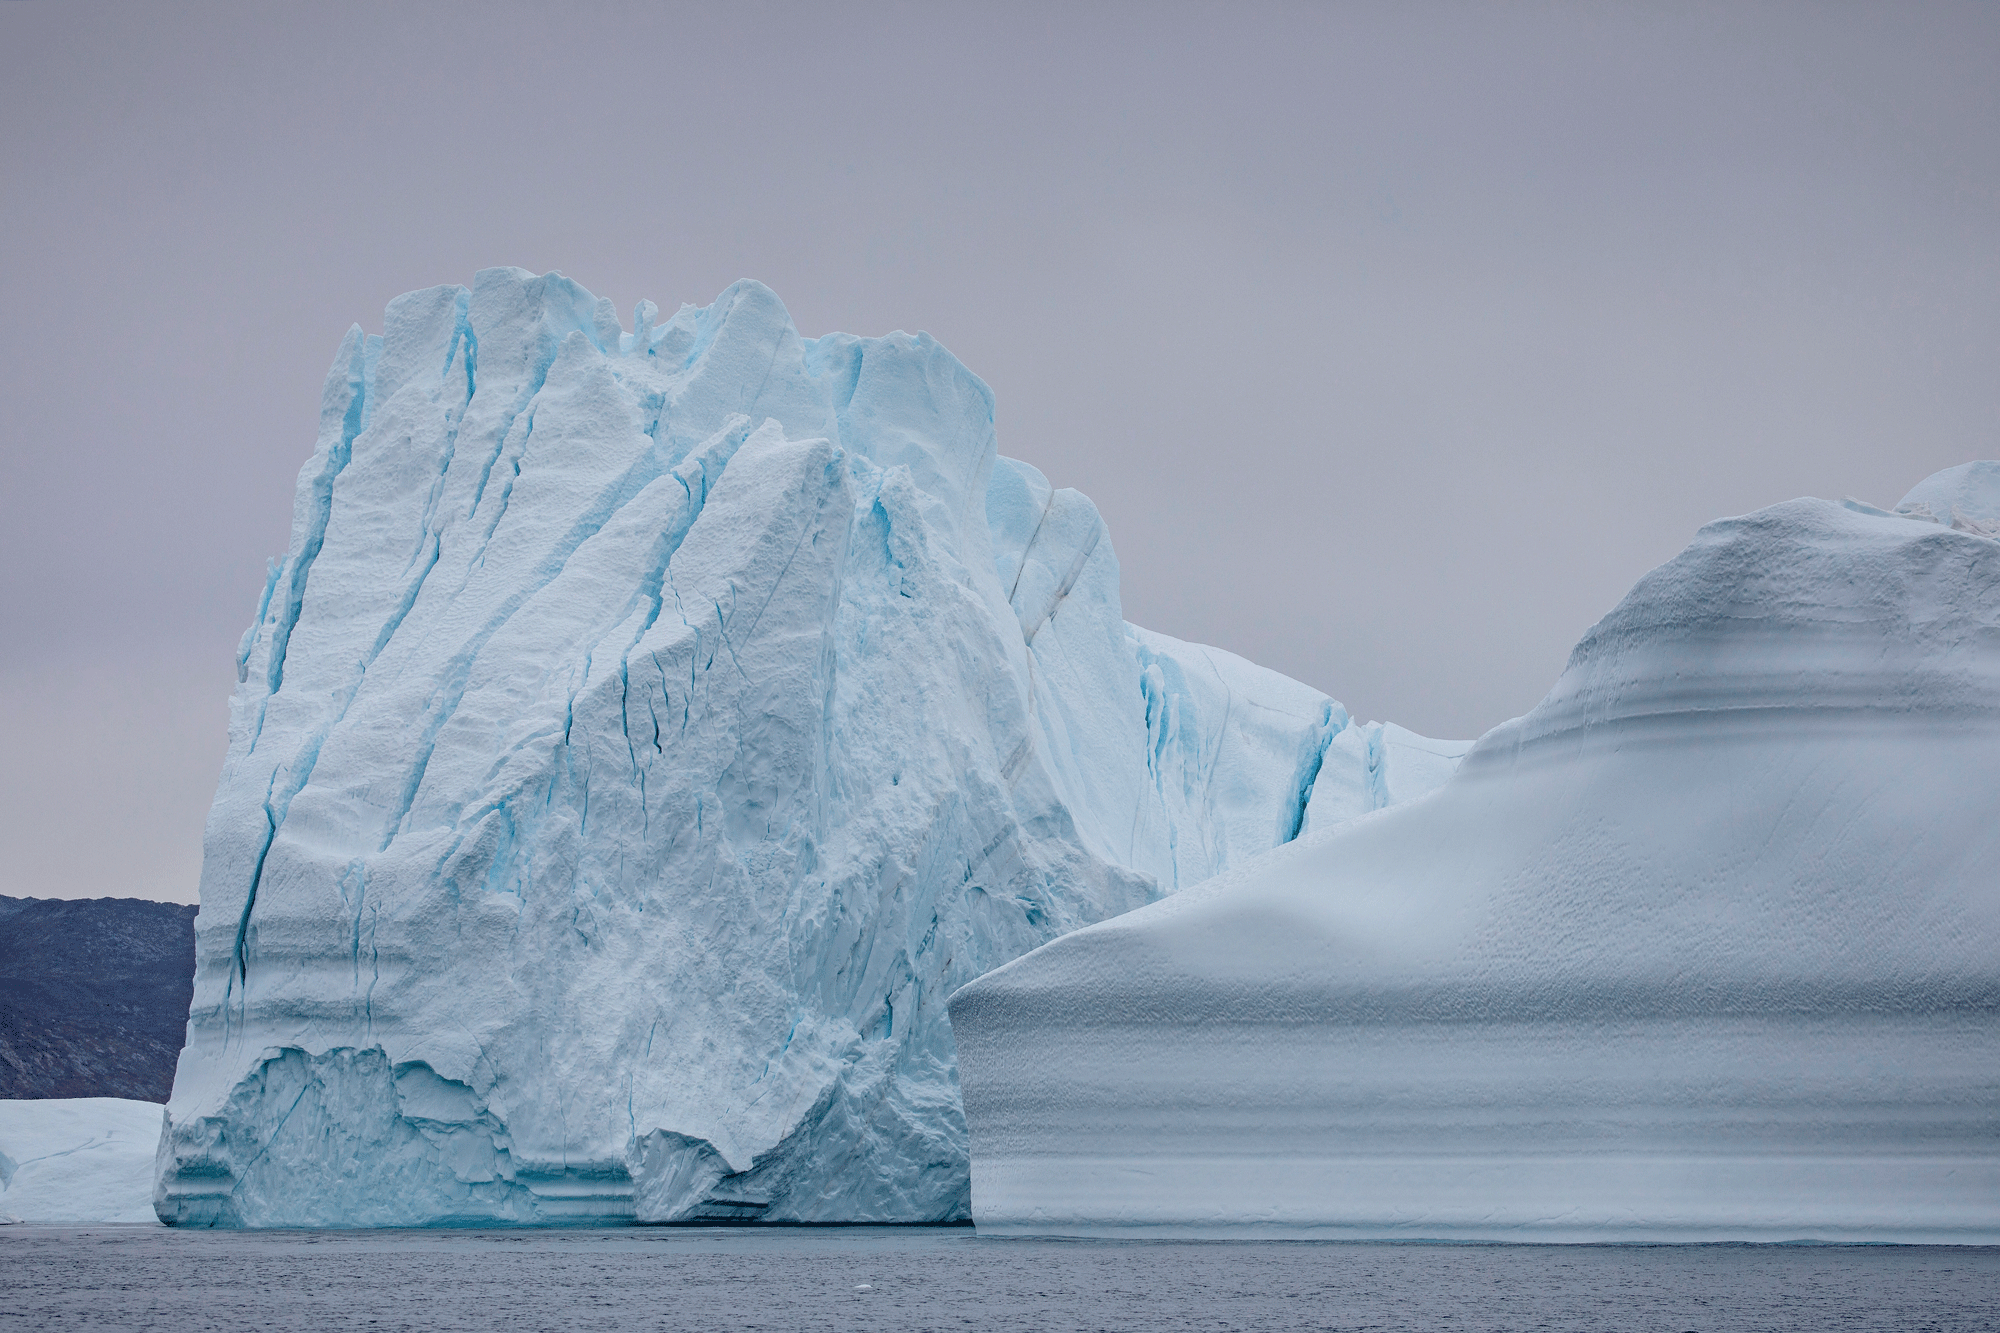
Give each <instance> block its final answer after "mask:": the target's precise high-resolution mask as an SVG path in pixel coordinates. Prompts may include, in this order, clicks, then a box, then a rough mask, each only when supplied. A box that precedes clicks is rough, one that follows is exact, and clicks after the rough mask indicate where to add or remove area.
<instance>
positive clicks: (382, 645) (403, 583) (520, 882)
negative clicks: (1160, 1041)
mask: <svg viewBox="0 0 2000 1333" xmlns="http://www.w3.org/2000/svg"><path fill="white" fill-rule="evenodd" d="M238 679H239V681H240V684H239V686H238V688H237V691H236V694H235V697H234V700H233V702H232V721H231V733H230V749H229V756H228V760H227V763H226V766H225V769H224V772H223V776H222V780H221V783H220V786H219V788H218V790H217V793H216V799H215V805H214V808H213V812H212V814H211V815H210V819H209V824H208V830H207V836H206V845H205V858H204V862H203V867H202V883H201V902H202V906H201V913H200V916H199V918H198V922H197V930H198V947H197V967H196V972H197V975H196V987H195V996H194V1002H193V1007H192V1012H191V1014H190V1018H189V1025H188V1044H187V1047H186V1050H185V1051H184V1052H183V1054H182V1057H181V1061H180V1065H179V1069H178V1073H177V1077H176V1080H175V1084H174V1093H173V1098H172V1101H171V1103H170V1104H169V1107H168V1128H167V1130H166V1133H165V1136H164V1138H163V1140H162V1143H161V1149H160V1161H159V1175H158V1185H157V1193H156V1199H155V1201H156V1204H157V1207H158V1210H159V1215H160V1217H161V1218H162V1219H163V1220H165V1221H168V1222H171V1223H196V1224H221V1225H362V1224H422V1223H435V1222H493V1221H500V1222H506V1221H515V1222H547V1221H564V1220H577V1221H602V1220H618V1219H635V1218H636V1219H638V1220H648V1221H669V1220H678V1219H698V1218H711V1219H745V1220H749V1219H762V1220H772V1221H775V1220H794V1221H923V1220H935V1219H945V1218H954V1217H963V1216H964V1215H965V1213H966V1209H967V1207H968V1189H969V1186H968V1175H967V1171H968V1167H967V1157H966V1141H965V1127H964V1120H963V1116H962V1113H961V1111H960V1108H959V1101H958V1089H957V1083H956V1075H955V1055H954V1051H953V1046H952V1040H951V1033H950V1029H949V1026H948V1024H947V1022H946V1019H945V1013H944V1006H943V1001H944V997H945V996H946V995H947V994H948V993H949V992H950V991H951V990H952V989H953V988H955V987H957V986H959V985H962V984H964V983H965V982H967V981H970V980H971V979H972V978H974V977H976V976H978V975H979V974H981V973H983V972H986V971H989V970H991V969H992V968H994V967H997V966H998V965H1000V964H1001V963H1004V962H1006V961H1007V960H1008V959H1010V958H1013V957H1016V956H1017V955H1019V954H1021V953H1024V952H1026V951H1027V950H1028V949H1030V948H1033V947H1034V946H1036V945H1038V944H1041V943H1043V942H1045V941H1047V940H1049V939H1052V938H1054V937H1055V936H1057V935H1059V934H1061V933H1063V932H1064V931H1067V930H1072V929H1075V928H1076V927H1079V926H1082V925H1086V924H1088V923H1090V922H1092V921H1096V920H1099V919H1101V918H1104V917H1107V916H1110V915H1112V914H1114V913H1117V912H1121V911H1124V910H1127V909H1129V908H1133V907H1137V906H1139V905H1141V904H1143V903H1146V902H1149V901H1152V900H1153V899H1155V898H1157V897H1159V896H1160V895H1161V894H1163V893H1167V892H1171V891H1173V890H1175V889H1177V888H1179V887H1180V886H1182V885H1186V884H1191V883H1193V882H1195V881H1198V880H1201V879H1204V878H1207V877H1208V876H1209V875H1211V874H1213V873H1215V872H1216V871H1219V870H1222V869H1224V868H1226V867H1228V866H1230V865H1232V864H1235V863H1236V862H1239V861H1241V860H1243V859H1244V858H1245V857H1247V856H1249V855H1252V854H1254V853H1257V852H1261V851H1264V850H1266V849H1268V848H1270V847H1272V846H1275V845H1277V844H1279V843H1281V842H1284V841H1287V840H1289V839H1291V838H1294V837H1296V836H1297V835H1298V834H1299V833H1300V832H1302V831H1307V830H1314V829H1320V828H1324V827H1328V826H1331V825H1333V824H1337V823H1338V822H1340V821H1342V820H1344V819H1348V818H1351V817H1354V816H1358V815H1361V814H1364V813H1366V812H1368V811H1371V810H1374V809H1377V808H1380V807H1382V806H1384V805H1387V804H1389V803H1390V802H1392V801H1394V800H1397V799H1402V798H1406V797H1408V796H1411V795H1415V794H1419V793H1421V792H1422V791H1424V790H1427V789H1428V788H1429V787H1431V786H1434V785H1435V784H1436V783H1437V782H1438V781H1441V780H1442V779H1443V778H1444V777H1445V776H1446V775H1447V774H1448V773H1449V772H1450V770H1451V768H1452V767H1453V765H1455V763H1456V762H1457V759H1458V757H1459V756H1460V755H1461V754H1462V753H1463V751H1464V749H1465V746H1464V745H1453V744H1450V743H1442V742H1432V741H1426V740H1424V739H1423V738H1421V737H1417V736H1413V735H1411V734H1410V733H1408V732H1405V731H1402V730H1401V729H1399V728H1394V727H1386V726H1381V725H1363V724H1359V723H1355V722H1353V721H1351V720H1350V719H1349V718H1348V716H1347V714H1346V713H1345V711H1344V710H1342V708H1341V707H1340V705H1339V704H1337V703H1335V702H1334V701H1333V700H1331V699H1329V698H1327V697H1326V696H1324V695H1322V694H1320V693H1318V692H1317V691H1315V690H1312V689H1309V688H1307V687H1306V686H1304V685H1301V684H1299V683H1297V682H1295V681H1291V680H1287V679H1286V678H1284V677H1282V676H1279V675H1277V674H1276V673H1273V672H1270V671H1265V670H1263V669H1261V668H1258V667H1255V666H1253V665H1251V664H1250V663H1247V662H1244V661H1242V660H1241V659H1239V658H1235V657H1232V656H1231V655H1230V654H1228V653H1224V652H1220V651H1217V650H1214V649H1209V648H1202V647H1198V646H1195V645H1190V644H1184V643H1180V642H1177V641H1175V640H1173V639H1169V638H1166V637H1165V636H1161V635H1156V634H1150V633H1148V632H1146V631H1143V630H1138V629H1135V628H1133V627H1131V626H1128V625H1126V624H1125V623H1124V622H1123V620H1122V618H1121V615H1120V611H1119V601H1118V566H1117V562H1116V559H1115V557H1114V555H1113V553H1112V547H1111V542H1110V539H1109V538H1108V537H1107V536H1106V535H1105V532H1104V525H1103V523H1102V521H1101V520H1100V518H1099V517H1098V514H1097V511H1096V509H1095V507H1094V506H1092V505H1091V503H1090V501H1089V500H1087V499H1085V498H1084V497H1083V496H1081V495H1079V494H1078V493H1076V492H1075V491H1071V490H1058V489H1054V488H1052V487H1051V486H1050V485H1049V483H1048V482H1047V481H1046V480H1045V479H1044V478H1043V477H1042V475H1041V474H1040V473H1038V472H1037V471H1036V470H1035V469H1033V468H1031V467H1028V466H1026V465H1025V464H1021V463H1016V462H1013V461H1011V460H1008V459H1004V458H998V457H996V455H995V437H994V429H993V404H992V398H991V395H990V393H989V392H988V390H987V388H986V386H985V385H984V384H982V383H981V382H980V381H979V380H978V379H977V378H975V377H974V376H973V375H972V374H971V373H969V372H968V371H967V370H966V369H965V368H964V367H963V366H961V365H960V364H959V363H958V362H957V361H956V360H955V359H953V357H952V356H951V355H950V354H949V353H948V352H946V351H945V350H944V349H943V348H942V347H940V346H939V345H938V344H937V343H936V342H935V341H934V340H933V339H931V338H929V337H928V336H917V337H910V336H907V335H903V334H896V335H892V336H890V337H887V338H874V339H865V338H855V337H849V336H847V335H845V334H833V335H829V336H827V337H824V338H819V339H816V340H807V339H801V338H800V337H799V335H798V333H797V332H796V330H795V329H794V328H793V326H792V323H791V321H790V319H789V317H788V316H787V315H786V313H785V310H784V308H783V307H782V306H781V305H780V304H779V302H778V300H777V298H776V297H775V296H773V295H772V293H771V292H770V291H768V290H767V289H765V288H764V287H762V286H760V285H758V284H756V283H750V282H746V283H739V284H737V285H736V286H734V287H732V288H730V289H729V290H728V291H726V292H724V293H723V294H722V296H721V297H720V298H719V299H718V300H717V301H716V302H715V303H714V304H713V305H711V306H708V307H705V308H702V309H696V308H693V307H684V308H683V309H682V310H681V311H680V312H679V313H678V314H676V315H674V316H673V317H672V318H670V319H667V320H664V321H662V320H660V319H659V316H658V312H657V310H655V309H654V307H653V306H652V305H651V304H650V303H642V304H641V305H640V307H639V310H638V312H637V316H636V320H635V323H634V327H633V329H632V330H631V331H629V332H628V331H626V330H625V329H623V328H622V327H621V326H620V324H619V321H618V320H617V319H616V318H615V316H614V315H613V313H612V310H611V308H610V305H609V303H607V302H604V301H600V300H598V299H596V298H594V297H592V296H591V295H590V294H589V293H587V292H585V291H584V290H583V289H582V288H580V287H578V286H577V285H576V284H574V283H572V282H570V281H568V280H566V279H564V278H562V277H561V276H559V275H547V276H542V277H536V276H534V275H531V274H528V273H525V272H522V271H520V270H513V269H493V270H487V271H484V272H482V273H480V274H479V276H478V278H477V280H476V281H475V283H474V285H473V287H472V289H471V290H470V291H467V290H466V289H464V288H458V287H442V288H436V289H433V290H430V291H423V292H416V293H412V294H410V295H408V296H405V297H402V298H400V299H399V300H397V301H396V302H395V303H394V304H392V305H391V306H390V307H389V310H388V313H387V317H386V322H385V327H384V332H383V334H382V335H381V336H379V337H369V336H364V335H363V334H362V332H361V331H360V330H359V329H356V330H354V331H353V332H352V333H350V334H349V335H348V338H347V341H346V342H345V343H344V344H343V346H342V348H341V350H340V353H339V356H338V358H337V359H336V361H335V363H334V367H333V370H332V372H331V374H330V375H329V377H328V380H327V385H326V391H325V397H324V403H323V407H322V411H321V429H320V439H319V445H318V448H317V450H316V451H315V453H314V454H313V456H312V458H311V459H310V461H309V462H308V463H307V464H306V466H305V468H304V470H303V471H302V473H301V474H300V477H299V484H298V491H297V499H296V506H295V510H294V517H293V530H292V542H291V549H290V550H289V552H288V553H287V555H286V556H285V558H284V559H283V560H282V561H281V562H276V563H275V564H274V566H273V568H272V571H271V578H270V581H269V584H268V586H267V588H266V590H265V594H264V600H263V605H262V606H261V607H260V609H259V611H258V615H257V620H256V623H255V625H254V626H253V627H252V628H251V630H250V631H249V633H248V634H247V635H246V636H245V638H244V641H243V647H242V651H241V655H240V659H239V663H238Z"/></svg>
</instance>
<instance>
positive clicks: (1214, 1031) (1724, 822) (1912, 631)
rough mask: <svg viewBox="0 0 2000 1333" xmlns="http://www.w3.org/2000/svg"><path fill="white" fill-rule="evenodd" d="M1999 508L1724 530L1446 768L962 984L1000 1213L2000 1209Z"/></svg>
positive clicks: (1328, 1222)
mask: <svg viewBox="0 0 2000 1333" xmlns="http://www.w3.org/2000/svg"><path fill="white" fill-rule="evenodd" d="M1995 517H2000V464H1994V463H1975V464H1972V465H1970V466H1969V467H1967V468H1959V469H1954V470H1953V471H1952V472H1948V473H1942V474H1940V475H1939V476H1937V477H1933V478H1931V479H1930V480H1928V481H1926V482H1925V483H1924V484H1923V485H1921V486H1919V487H1917V489H1916V490H1914V491H1912V492H1911V495H1910V497H1909V498H1908V499H1907V500H1905V501H1904V503H1903V504H1902V505H1901V506H1900V507H1899V509H1898V511H1896V512H1893V513H1892V512H1889V511H1885V510H1881V509H1871V508H1870V507H1867V506H1860V505H1855V504H1849V505H1847V506H1841V505H1836V504H1831V503H1828V502H1825V501H1821V500H1794V501H1790V502H1788V503H1785V504H1780V505H1776V506H1773V507H1772V508H1769V509H1765V510H1761V511H1759V512H1757V513H1754V514H1750V515H1747V516H1745V517H1741V518H1732V519H1725V520H1722V521H1719V522H1716V523H1712V524H1710V525H1708V526H1707V527H1706V528H1704V529H1702V531H1701V532H1700V534H1699V535H1698V536H1697V537H1696V538H1695V540H1694V542H1693V543H1692V544H1691V545H1690V546H1689V547H1688V548H1687V549H1686V550H1685V551H1684V552H1682V553H1681V554H1680V555H1679V556H1678V557H1676V558H1675V559H1673V560H1671V561H1669V562H1668V563H1667V564H1665V565H1663V566H1661V567H1660V568H1659V569H1657V570H1655V571H1653V572H1652V573H1651V574H1649V575H1647V576H1646V577H1645V578H1644V579H1642V580H1640V582H1639V583H1638V585H1637V586H1636V587H1635V588H1634V589H1633V590H1632V592H1631V593H1630V594H1629V595H1628V596H1627V597H1626V598H1625V600H1624V601H1623V602H1622V603H1620V605H1619V606H1618V607H1617V608H1616V609H1614V610H1613V611H1612V612H1611V613H1610V614H1609V615H1607V616H1606V617H1605V618H1604V619H1603V620H1601V621H1600V622H1598V624H1597V625H1596V626H1595V627H1594V628H1593V629H1592V630H1591V631H1590V632H1589V633H1588V634H1586V635H1585V636H1584V638H1583V640H1582V642H1581V643H1579V644H1578V645H1577V648H1576V650H1575V652H1574V654H1573V655H1572V656H1571V658H1570V661H1569V664H1568V667H1567V669H1566V670H1565V671H1564V672H1563V674H1562V676H1561V678H1560V679H1559V680H1558V681H1557V682H1556V684H1555V687H1554V688H1553V689H1552V690H1551V691H1550V692H1549V694H1548V696H1547V697H1546V698H1545V699H1544V700H1543V701H1542V702H1541V703H1540V704H1539V705H1538V706H1537V707H1536V708H1535V709H1533V710H1532V711H1531V712H1529V713H1528V714H1527V715H1526V716H1525V717H1522V718H1518V719H1516V720H1514V721H1512V722H1509V723H1506V724H1504V725H1502V726H1500V727H1497V728H1495V729H1494V730H1493V731H1491V732H1489V733H1488V734H1487V735H1486V736H1484V737H1483V738H1481V739H1480V741H1479V742H1478V743H1477V744H1476V745H1475V746H1474V747H1473V748H1472V750H1471V752H1470V753H1469V754H1468V755H1467V756H1466V757H1465V761H1464V763H1463V765H1461V766H1460V767H1459V768H1458V769H1457V771H1456V772H1455V773H1454V774H1452V775H1451V776H1450V778H1449V780H1448V781H1446V782H1445V783H1444V784H1443V785H1442V786H1441V787H1439V788H1438V789H1437V790H1436V791H1434V792H1432V793H1431V794H1429V795H1427V796H1424V797H1421V798H1419V799H1416V800H1412V801H1409V802H1407V803H1404V804H1400V805H1396V806H1393V807H1392V808H1388V809H1384V810H1381V811H1380V812H1379V813H1374V814H1370V815H1367V816H1365V817H1362V818H1358V819H1352V820H1349V821H1348V822H1346V823H1344V824H1341V825H1338V826H1336V827H1334V828H1333V829H1332V830H1331V831H1329V832H1324V833H1313V832H1311V831H1310V830H1309V831H1308V836H1306V837H1303V838H1301V839H1299V840H1297V841H1295V842H1291V843H1288V844H1285V845H1281V846H1278V847H1277V848H1275V849H1274V850H1271V851H1269V852H1267V853H1265V854H1263V855H1261V856H1258V857H1254V858H1251V859H1250V860H1248V861H1246V862H1243V863H1240V864H1238V865H1237V866H1235V867H1233V868H1232V869H1230V870H1228V871H1226V872H1225V873H1223V874H1221V875H1219V876H1217V877H1216V878H1215V879H1212V880H1210V881H1209V882H1208V883H1206V884H1202V885H1198V886H1195V887H1193V888H1190V889H1188V890H1185V891H1184V892H1182V893H1180V894H1178V895H1176V896H1174V897H1172V898H1168V899H1165V900H1163V901H1160V902H1157V903H1154V904H1151V905H1149V906H1146V907H1142V908H1139V909H1138V910H1136V911H1133V912H1130V913H1127V914H1125V915H1123V916H1119V917H1116V918H1114V919H1111V920H1108V921H1104V922H1100V923H1098V924H1096V925H1093V926H1089V927H1086V928H1085V929H1082V930H1079V931H1076V932H1074V933H1073V934H1069V935H1066V936H1064V937H1062V938H1061V939H1058V940H1055V941H1053V942H1051V943H1049V944H1046V945H1043V946H1042V947H1040V948H1038V949H1036V950H1034V951H1033V952H1031V953H1028V954H1026V955H1025V956H1023V957H1021V958H1018V959H1016V960H1014V961H1013V962H1011V963H1009V964H1007V965H1005V966H1003V967H1000V968H998V969H996V970H995V971H993V972H991V973H989V974H987V975H985V976H983V977H981V978H980V979H979V980H977V981H975V982H973V983H972V984H971V985H969V986H967V987H965V988H964V989H962V990H960V991H958V992H956V993H955V994H954V995H953V997H952V998H951V1000H950V1014H951V1022H952V1030H953V1035H954V1037H955V1039H956V1042H957V1048H958V1054H959V1074H960V1081H961V1088H962V1090H963V1095H964V1106H965V1113H966V1120H967V1125H968V1128H969V1131H970V1136H971V1144H972V1212H973V1218H974V1221H975V1223H976V1224H977V1225H978V1226H979V1228H980V1229H981V1230H982V1231H986V1232H999V1233H1003V1234H1004V1233H1055V1234H1081V1235H1090V1234H1110V1235H1134V1234H1136V1235H1144V1234H1215V1235H1230V1236H1240V1235H1252V1234H1263V1235H1291V1236H1325V1237H1351V1238H1412V1239H1415V1238H1423V1239H1465V1240H1524V1241H1581V1240H1592V1241H1604V1240H1647V1241H1723V1240H1752V1241H1786V1240H1801V1239H1813V1240H1826V1241H1905V1242H1927V1243H1928V1242H1950V1243H1976V1244H1993V1243H1995V1242H2000V1122H1996V1120H1995V1116H1994V1108H1995V1107H1996V1106H2000V875H1996V872H1995V867H1996V865H2000V541H1996V540H1994V539H1993V538H1992V537H1990V536H1987V535H1984V534H1985V533H1986V532H1987V531H1988V525H1989V524H1990V523H1991V521H1992V520H1993V518H1995ZM1447 759H1448V757H1446V756H1441V757H1440V762H1445V761H1446V760H1447ZM1314 799H1315V804H1316V803H1317V800H1318V797H1317V795H1316V796H1315V798H1314Z"/></svg>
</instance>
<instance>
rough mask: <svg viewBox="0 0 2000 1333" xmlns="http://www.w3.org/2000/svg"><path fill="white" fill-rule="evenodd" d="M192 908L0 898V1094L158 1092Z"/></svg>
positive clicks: (131, 901) (183, 1030) (187, 965)
mask: <svg viewBox="0 0 2000 1333" xmlns="http://www.w3.org/2000/svg"><path fill="white" fill-rule="evenodd" d="M194 912H195V909H194V908H193V907H190V906H184V905H182V904H180V903H156V902H147V901H144V900H142V899H138V898H83V899H76V900H65V899H60V898H7V897H0V1098H17V1097H130V1098H133V1099H134V1100H137V1101H145V1102H164V1101H165V1100H167V1096H168V1094H169V1093H170V1092H172V1091H173V1086H174V1062H175V1061H176V1060H178V1059H179V1058H180V1052H181V1043H182V1041H183V1039H184V1038H185V1036H186V1034H187V1014H188V1000H189V999H190V998H191V997H192V996H193V994H194Z"/></svg>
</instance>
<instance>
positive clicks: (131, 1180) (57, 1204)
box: [0, 1097, 162, 1223]
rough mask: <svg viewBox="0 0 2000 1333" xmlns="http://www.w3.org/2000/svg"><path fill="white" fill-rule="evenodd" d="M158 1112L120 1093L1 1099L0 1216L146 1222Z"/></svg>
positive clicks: (6, 1218) (157, 1140)
mask: <svg viewBox="0 0 2000 1333" xmlns="http://www.w3.org/2000/svg"><path fill="white" fill-rule="evenodd" d="M161 1118H162V1108H161V1106H160V1104H159V1103H158V1102H138V1101H131V1100H129V1099H127V1098H124V1097H49V1098H40V1099H21V1100H4V1101H0V1221H15V1222H145V1223H152V1222H153V1221H154V1215H153V1158H154V1153H155V1151H156V1150H157V1149H158V1147H159V1143H160V1124H161Z"/></svg>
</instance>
